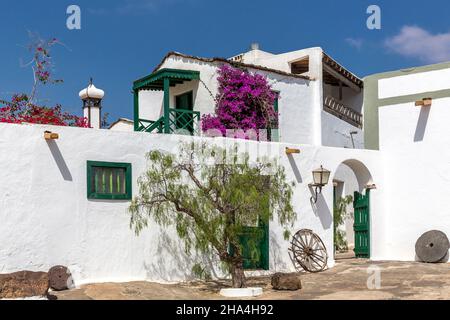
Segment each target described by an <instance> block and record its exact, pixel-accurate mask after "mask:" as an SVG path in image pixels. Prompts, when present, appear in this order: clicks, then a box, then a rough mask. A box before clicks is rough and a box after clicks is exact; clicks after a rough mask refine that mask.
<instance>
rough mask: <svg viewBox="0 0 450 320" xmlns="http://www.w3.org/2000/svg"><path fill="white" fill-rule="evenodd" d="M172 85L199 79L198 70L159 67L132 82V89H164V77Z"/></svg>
mask: <svg viewBox="0 0 450 320" xmlns="http://www.w3.org/2000/svg"><path fill="white" fill-rule="evenodd" d="M165 78H167V79H169V81H170V86H171V87H174V86H176V85H177V84H181V83H183V82H185V81H191V80H199V79H200V72H199V71H192V70H180V69H161V70H158V71H156V72H154V73H152V74H151V75H148V76H146V77H144V78H142V79H139V80H136V81H135V82H134V83H133V90H138V91H139V90H164V79H165Z"/></svg>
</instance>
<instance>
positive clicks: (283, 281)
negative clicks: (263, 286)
mask: <svg viewBox="0 0 450 320" xmlns="http://www.w3.org/2000/svg"><path fill="white" fill-rule="evenodd" d="M272 287H273V289H275V290H290V291H295V290H300V289H301V288H302V282H301V280H300V275H299V274H298V273H275V274H274V275H273V276H272Z"/></svg>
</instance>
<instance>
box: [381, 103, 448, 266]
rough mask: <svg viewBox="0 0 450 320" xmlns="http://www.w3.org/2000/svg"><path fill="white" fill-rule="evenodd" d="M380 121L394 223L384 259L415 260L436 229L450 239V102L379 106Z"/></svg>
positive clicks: (388, 200)
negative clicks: (418, 246)
mask: <svg viewBox="0 0 450 320" xmlns="http://www.w3.org/2000/svg"><path fill="white" fill-rule="evenodd" d="M379 119H380V148H381V150H382V152H383V154H384V155H385V157H384V160H383V161H384V163H383V165H384V166H385V167H386V171H385V173H386V179H387V180H386V193H385V194H386V199H385V201H386V203H387V204H388V207H387V208H388V210H387V212H386V214H387V216H388V220H389V223H388V229H387V232H388V235H389V236H388V238H387V239H386V241H387V244H388V247H387V248H388V251H387V252H386V256H385V258H387V259H396V260H399V259H401V260H414V259H415V248H414V246H415V243H416V241H417V239H418V238H419V237H420V235H421V234H422V233H424V232H426V231H429V230H433V229H437V230H441V231H443V232H445V233H446V234H447V237H450V212H449V209H448V200H449V199H450V129H449V128H450V127H449V121H450V98H444V99H434V100H433V105H432V106H431V107H416V106H414V102H411V103H405V104H398V105H390V106H384V107H380V108H379Z"/></svg>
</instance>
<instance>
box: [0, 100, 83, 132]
mask: <svg viewBox="0 0 450 320" xmlns="http://www.w3.org/2000/svg"><path fill="white" fill-rule="evenodd" d="M1 103H3V104H4V105H5V106H3V107H1V108H0V122H7V123H23V122H27V123H37V124H51V125H56V126H71V127H82V128H89V125H88V121H87V119H86V118H83V117H78V116H75V115H71V114H69V113H67V112H62V110H61V106H60V105H57V106H55V107H45V106H37V105H34V104H32V103H30V102H29V99H28V96H27V95H25V94H21V95H14V96H13V98H12V101H11V102H6V101H1Z"/></svg>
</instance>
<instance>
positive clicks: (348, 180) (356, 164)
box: [333, 159, 374, 257]
mask: <svg viewBox="0 0 450 320" xmlns="http://www.w3.org/2000/svg"><path fill="white" fill-rule="evenodd" d="M373 185H374V184H373V178H372V174H371V173H370V171H369V169H368V168H367V166H366V165H365V164H364V163H362V162H361V161H360V160H356V159H348V160H345V161H342V162H341V163H340V164H339V166H338V167H337V168H336V170H335V173H334V177H333V187H334V189H333V192H334V197H333V198H334V203H333V206H336V203H337V202H338V200H339V199H340V198H345V197H348V196H352V198H353V197H354V193H355V192H359V193H364V190H366V189H367V188H372V187H373ZM353 199H354V198H353ZM346 209H347V215H346V218H345V219H344V225H342V226H340V227H339V228H338V230H340V231H343V232H345V238H346V241H347V244H348V249H349V251H348V252H347V253H346V254H344V255H341V256H343V257H352V256H353V248H354V242H355V241H354V240H355V236H354V216H353V213H354V210H353V203H350V204H348V205H347V206H346ZM339 256H340V255H337V257H339Z"/></svg>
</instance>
